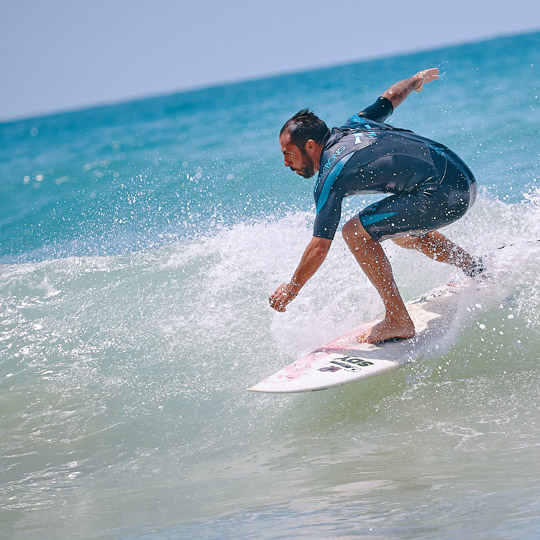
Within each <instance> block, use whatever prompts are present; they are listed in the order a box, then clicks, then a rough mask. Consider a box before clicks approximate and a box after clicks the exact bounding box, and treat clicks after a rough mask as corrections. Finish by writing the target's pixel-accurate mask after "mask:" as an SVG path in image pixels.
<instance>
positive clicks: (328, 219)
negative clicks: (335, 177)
mask: <svg viewBox="0 0 540 540" xmlns="http://www.w3.org/2000/svg"><path fill="white" fill-rule="evenodd" d="M342 201H343V197H342V196H340V195H339V193H337V192H336V191H335V190H333V189H332V190H331V191H330V194H329V195H328V199H327V200H326V202H325V203H324V205H323V207H322V208H321V209H320V210H319V211H318V212H317V216H316V217H315V224H314V225H313V236H318V237H320V238H328V240H333V239H334V236H335V234H336V230H337V228H338V225H339V220H340V219H341V203H342Z"/></svg>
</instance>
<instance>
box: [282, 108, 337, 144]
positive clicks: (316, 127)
mask: <svg viewBox="0 0 540 540" xmlns="http://www.w3.org/2000/svg"><path fill="white" fill-rule="evenodd" d="M285 132H288V133H289V136H290V138H291V143H292V144H294V145H296V146H298V148H300V150H302V151H303V150H304V147H305V145H306V143H307V142H308V141H309V139H313V140H314V141H315V142H316V143H317V144H323V143H324V142H325V140H326V139H327V138H328V135H330V130H329V129H328V126H327V125H326V124H325V123H324V122H323V121H322V120H321V119H320V118H319V117H318V116H317V115H316V114H315V113H313V111H310V110H309V109H302V110H300V111H298V112H297V113H296V114H295V115H294V116H293V117H292V118H290V119H289V120H287V121H286V122H285V124H284V125H283V127H282V128H281V131H280V132H279V136H280V137H281V135H283V133H285Z"/></svg>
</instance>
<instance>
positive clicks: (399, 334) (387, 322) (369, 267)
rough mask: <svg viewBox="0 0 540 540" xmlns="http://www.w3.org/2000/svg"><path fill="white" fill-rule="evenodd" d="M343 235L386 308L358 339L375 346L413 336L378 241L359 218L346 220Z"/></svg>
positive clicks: (388, 265)
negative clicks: (382, 342) (379, 319)
mask: <svg viewBox="0 0 540 540" xmlns="http://www.w3.org/2000/svg"><path fill="white" fill-rule="evenodd" d="M342 233H343V238H344V239H345V242H346V243H347V246H348V247H349V249H350V250H351V252H352V254H353V255H354V257H355V258H356V260H357V261H358V263H359V264H360V266H361V267H362V270H363V271H364V272H365V274H366V276H367V277H368V278H369V280H370V281H371V283H372V284H373V285H374V287H375V288H376V289H377V292H378V293H379V295H380V297H381V300H382V301H383V304H384V308H385V317H384V319H383V320H382V321H381V322H379V323H377V324H375V325H374V326H372V327H371V328H369V329H368V330H367V331H366V332H365V333H363V334H361V335H359V336H357V340H358V341H360V342H367V343H377V342H380V341H386V340H389V339H393V338H410V337H412V336H414V323H413V321H412V319H411V318H410V316H409V313H408V312H407V308H406V307H405V304H404V303H403V299H402V298H401V295H400V294H399V290H398V288H397V285H396V282H395V281H394V276H393V274H392V267H391V266H390V262H389V261H388V259H387V257H386V255H385V253H384V250H383V248H382V246H381V244H380V242H377V241H376V240H373V238H371V236H370V235H369V234H368V233H367V231H366V230H365V229H364V227H363V226H362V223H361V221H360V219H359V218H358V217H355V218H352V219H351V220H349V221H348V222H347V223H346V224H345V226H344V227H343V231H342Z"/></svg>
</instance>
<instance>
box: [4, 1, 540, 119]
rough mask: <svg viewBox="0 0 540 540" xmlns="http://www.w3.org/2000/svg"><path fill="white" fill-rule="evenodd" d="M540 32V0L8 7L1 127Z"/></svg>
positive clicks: (20, 3)
mask: <svg viewBox="0 0 540 540" xmlns="http://www.w3.org/2000/svg"><path fill="white" fill-rule="evenodd" d="M535 30H540V0H384V1H380V2H376V1H374V0H336V1H333V2H330V1H326V2H322V1H320V0H310V1H308V0H298V1H294V0H267V1H257V0H228V1H218V0H206V1H205V0H198V1H196V0H190V1H186V0H146V1H142V0H91V1H89V0H0V122H1V121H7V120H11V119H17V118H24V117H29V116H36V115H41V114H46V113H51V112H58V111H64V110H73V109H80V108H85V107H88V106H92V105H99V104H104V103H115V102H118V101H126V100H129V99H134V98H138V97H147V96H152V95H160V94H168V93H173V92H177V91H180V90H185V89H192V88H199V87H204V86H211V85H216V84H221V83H226V82H233V81H241V80H247V79H253V78H260V77H264V76H269V75H276V74H280V73H287V72H295V71H303V70H308V69H311V68H316V67H324V66H330V65H339V64H347V63H351V62H355V61H361V60H367V59H372V58H378V57H385V56H392V55H396V54H402V53H407V52H416V51H420V50H428V49H433V48H437V47H441V46H445V45H450V44H458V43H466V42H473V41H480V40H483V39H488V38H491V37H497V36H503V35H513V34H519V33H525V32H530V31H535Z"/></svg>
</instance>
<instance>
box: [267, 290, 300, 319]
mask: <svg viewBox="0 0 540 540" xmlns="http://www.w3.org/2000/svg"><path fill="white" fill-rule="evenodd" d="M295 296H296V294H294V293H293V292H292V291H291V290H290V289H289V285H288V284H287V283H282V284H281V285H280V286H279V287H278V288H277V289H276V292H275V293H274V294H273V295H272V296H270V306H271V307H272V308H274V309H275V310H276V311H280V312H283V311H285V307H286V306H287V304H290V303H291V302H292V301H293V300H294V297H295Z"/></svg>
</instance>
